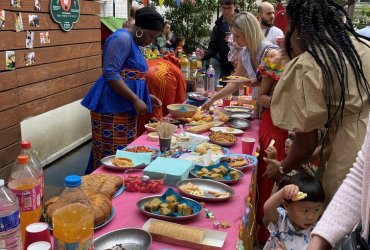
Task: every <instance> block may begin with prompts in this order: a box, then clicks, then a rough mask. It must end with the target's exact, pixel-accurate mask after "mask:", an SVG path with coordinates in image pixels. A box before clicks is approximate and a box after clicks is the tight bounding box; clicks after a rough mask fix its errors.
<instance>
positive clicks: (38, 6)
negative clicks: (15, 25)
mask: <svg viewBox="0 0 370 250" xmlns="http://www.w3.org/2000/svg"><path fill="white" fill-rule="evenodd" d="M34 6H35V8H34V9H35V11H40V10H41V0H35V3H34Z"/></svg>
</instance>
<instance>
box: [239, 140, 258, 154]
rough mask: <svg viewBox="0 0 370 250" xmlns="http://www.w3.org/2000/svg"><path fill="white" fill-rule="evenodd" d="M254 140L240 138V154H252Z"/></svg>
mask: <svg viewBox="0 0 370 250" xmlns="http://www.w3.org/2000/svg"><path fill="white" fill-rule="evenodd" d="M255 143H256V140H255V139H253V138H251V137H243V138H242V153H243V154H247V155H252V154H253V148H254V144H255Z"/></svg>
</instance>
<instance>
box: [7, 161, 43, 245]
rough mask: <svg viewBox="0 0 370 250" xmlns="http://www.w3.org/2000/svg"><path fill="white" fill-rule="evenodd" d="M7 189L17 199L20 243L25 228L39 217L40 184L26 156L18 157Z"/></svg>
mask: <svg viewBox="0 0 370 250" xmlns="http://www.w3.org/2000/svg"><path fill="white" fill-rule="evenodd" d="M8 187H9V189H10V190H11V191H12V192H13V193H14V194H15V195H16V196H17V197H18V200H19V209H20V220H21V234H22V242H23V244H24V236H25V232H26V227H27V226H28V225H29V224H32V223H35V222H38V221H39V220H40V217H41V208H42V206H41V183H40V178H39V176H38V175H37V173H36V172H35V171H34V169H33V168H32V167H31V166H30V165H29V157H28V155H18V157H17V160H16V162H15V164H14V166H13V168H12V171H11V174H10V179H9V182H8Z"/></svg>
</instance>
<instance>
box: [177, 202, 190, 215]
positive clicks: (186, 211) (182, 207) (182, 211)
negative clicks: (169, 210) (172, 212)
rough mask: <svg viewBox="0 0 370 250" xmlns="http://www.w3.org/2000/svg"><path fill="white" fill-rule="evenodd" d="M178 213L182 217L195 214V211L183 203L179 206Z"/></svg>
mask: <svg viewBox="0 0 370 250" xmlns="http://www.w3.org/2000/svg"><path fill="white" fill-rule="evenodd" d="M177 212H178V213H179V214H181V215H184V216H187V215H192V214H193V209H192V208H191V207H189V206H187V205H186V204H185V203H182V204H180V205H178V206H177Z"/></svg>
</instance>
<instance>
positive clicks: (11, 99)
mask: <svg viewBox="0 0 370 250" xmlns="http://www.w3.org/2000/svg"><path fill="white" fill-rule="evenodd" d="M17 106H18V95H17V90H16V89H12V90H9V91H4V92H0V111H3V110H7V109H10V108H14V107H17ZM0 138H1V137H0Z"/></svg>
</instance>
